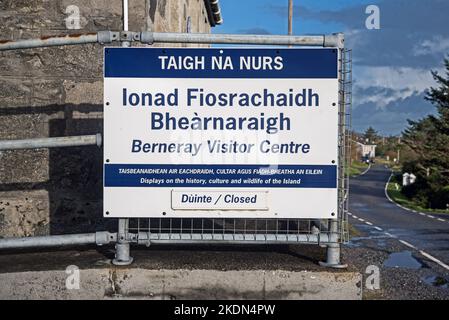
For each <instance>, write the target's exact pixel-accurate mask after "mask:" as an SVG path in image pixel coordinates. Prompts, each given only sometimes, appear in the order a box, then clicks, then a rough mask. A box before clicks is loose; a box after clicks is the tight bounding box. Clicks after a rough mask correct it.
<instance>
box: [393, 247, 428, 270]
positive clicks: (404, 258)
mask: <svg viewBox="0 0 449 320" xmlns="http://www.w3.org/2000/svg"><path fill="white" fill-rule="evenodd" d="M384 266H385V267H387V268H406V269H414V270H417V269H419V268H421V267H422V264H421V263H419V261H418V260H416V259H415V258H414V257H413V256H412V253H411V252H410V251H402V252H394V253H391V254H390V256H389V257H388V259H387V260H385V262H384Z"/></svg>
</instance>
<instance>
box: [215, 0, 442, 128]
mask: <svg viewBox="0 0 449 320" xmlns="http://www.w3.org/2000/svg"><path fill="white" fill-rule="evenodd" d="M287 3H288V0H244V1H236V0H221V1H220V5H221V10H222V14H223V19H224V24H223V25H221V26H218V27H215V28H214V30H213V32H214V33H246V34H285V33H286V32H287ZM370 4H374V5H377V6H378V7H379V8H380V24H381V25H380V27H381V28H380V30H368V29H366V28H365V20H366V18H367V17H368V15H367V14H366V13H365V9H366V7H367V6H368V5H370ZM448 21H449V1H448V0H379V1H369V0H294V20H293V33H294V34H323V33H333V32H340V31H341V32H344V33H345V34H346V45H347V46H348V47H349V48H351V49H353V56H354V63H353V70H354V85H353V91H354V106H353V128H354V129H355V130H357V131H364V130H365V129H366V128H367V127H368V126H370V125H372V126H373V127H374V128H376V129H377V130H378V131H379V132H380V133H382V134H385V135H390V134H392V135H397V134H400V133H401V131H402V130H403V129H404V128H405V127H406V125H407V119H412V120H416V119H419V118H422V117H424V116H425V115H427V114H430V113H434V112H435V108H434V106H432V105H431V104H430V103H429V102H427V101H425V100H424V96H425V92H426V90H427V88H429V87H430V86H434V85H435V82H434V81H433V79H432V76H431V74H430V70H436V71H439V72H444V69H443V59H444V57H445V56H447V55H448V54H449V27H448Z"/></svg>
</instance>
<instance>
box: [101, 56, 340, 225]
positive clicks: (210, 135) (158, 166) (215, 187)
mask: <svg viewBox="0 0 449 320" xmlns="http://www.w3.org/2000/svg"><path fill="white" fill-rule="evenodd" d="M337 61H338V51H337V50H336V49H240V48H239V49H234V48H227V49H210V48H206V49H205V48H188V49H185V48H183V49H178V48H165V49H162V48H106V49H105V67H104V72H105V75H104V101H105V105H104V161H105V162H104V215H105V217H192V218H193V217H208V218H212V217H222V218H225V217H227V218H315V219H321V218H322V219H327V218H329V219H332V218H336V213H337V164H338V79H337V73H338V72H337Z"/></svg>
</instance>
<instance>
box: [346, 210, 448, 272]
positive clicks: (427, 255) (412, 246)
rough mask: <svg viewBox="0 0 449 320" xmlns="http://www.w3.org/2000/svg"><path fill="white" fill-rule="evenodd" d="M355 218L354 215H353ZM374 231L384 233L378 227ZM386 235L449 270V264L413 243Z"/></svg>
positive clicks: (369, 223) (367, 222) (368, 223)
mask: <svg viewBox="0 0 449 320" xmlns="http://www.w3.org/2000/svg"><path fill="white" fill-rule="evenodd" d="M353 216H354V215H353ZM354 217H355V216H354ZM434 218H435V217H434ZM358 220H360V221H362V222H365V223H366V224H367V225H370V226H374V225H373V224H372V223H371V222H369V221H365V220H363V219H361V218H359V219H358ZM374 229H376V230H379V231H382V228H379V227H377V226H374ZM384 234H385V235H386V236H388V237H390V238H393V239H396V240H398V241H399V242H400V243H402V244H403V245H405V246H407V247H409V248H411V249H413V250H416V251H418V252H419V253H420V254H421V255H423V256H424V257H426V258H428V259H429V260H431V261H433V262H435V263H436V264H438V265H440V266H441V267H443V268H445V269H446V270H449V266H448V265H447V264H445V263H444V262H442V261H441V260H438V259H437V258H435V257H434V256H432V255H430V254H428V253H427V252H425V251H423V250H419V249H418V248H417V247H415V246H414V245H413V244H411V243H409V242H407V241H404V240H401V239H398V237H396V236H395V235H393V234H391V233H389V232H384Z"/></svg>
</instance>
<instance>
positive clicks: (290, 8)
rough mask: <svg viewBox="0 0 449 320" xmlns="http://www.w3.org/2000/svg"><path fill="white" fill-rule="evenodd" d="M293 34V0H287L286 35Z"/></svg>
mask: <svg viewBox="0 0 449 320" xmlns="http://www.w3.org/2000/svg"><path fill="white" fill-rule="evenodd" d="M292 34H293V0H288V35H289V36H291V35H292Z"/></svg>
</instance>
